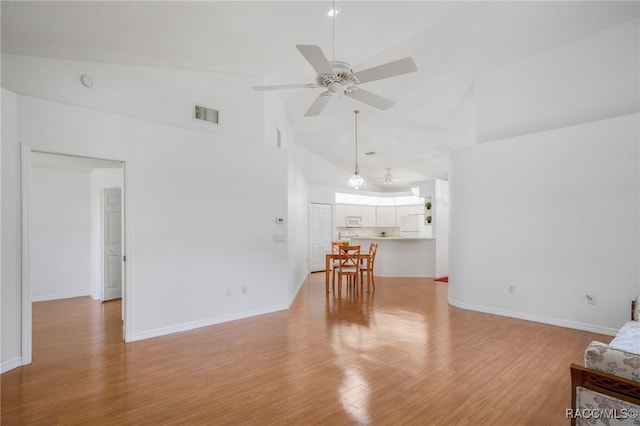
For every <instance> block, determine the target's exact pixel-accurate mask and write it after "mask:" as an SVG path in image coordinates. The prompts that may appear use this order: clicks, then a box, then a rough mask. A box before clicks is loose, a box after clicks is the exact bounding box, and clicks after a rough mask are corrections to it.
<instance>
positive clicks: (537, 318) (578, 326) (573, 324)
mask: <svg viewBox="0 0 640 426" xmlns="http://www.w3.org/2000/svg"><path fill="white" fill-rule="evenodd" d="M449 304H450V305H452V306H455V307H457V308H462V309H467V310H470V311H477V312H483V313H486V314H493V315H500V316H502V317H510V318H517V319H521V320H526V321H533V322H540V323H543V324H549V325H555V326H559V327H565V328H572V329H574V330H581V331H589V332H592V333H598V334H605V335H607V336H615V335H616V333H617V332H618V330H617V329H614V328H609V327H602V326H599V325H595V324H586V323H582V322H578V321H569V320H565V319H558V318H552V317H544V316H541V315H534V314H527V313H523V312H516V311H508V310H504V309H498V308H493V307H491V306H483V305H474V304H471V303H465V302H460V301H457V300H454V299H452V298H449Z"/></svg>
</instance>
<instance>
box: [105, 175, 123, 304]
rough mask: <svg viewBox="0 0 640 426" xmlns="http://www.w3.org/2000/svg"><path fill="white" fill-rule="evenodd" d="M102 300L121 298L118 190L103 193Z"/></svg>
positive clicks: (120, 237)
mask: <svg viewBox="0 0 640 426" xmlns="http://www.w3.org/2000/svg"><path fill="white" fill-rule="evenodd" d="M102 206H103V212H104V213H103V221H102V222H103V242H104V250H103V254H104V260H103V266H102V268H103V273H102V300H103V301H106V300H113V299H118V298H120V297H122V214H121V211H122V193H121V190H120V188H105V189H104V192H103V203H102Z"/></svg>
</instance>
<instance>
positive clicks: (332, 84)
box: [253, 3, 418, 117]
mask: <svg viewBox="0 0 640 426" xmlns="http://www.w3.org/2000/svg"><path fill="white" fill-rule="evenodd" d="M332 10H336V8H335V3H334V8H333V9H332ZM336 15H337V13H334V14H333V15H332V16H333V60H332V61H329V60H328V59H327V57H326V56H325V55H324V53H322V50H321V49H320V48H319V47H318V46H315V45H306V44H298V45H296V48H297V49H298V50H299V51H300V53H302V56H304V57H305V59H306V60H307V62H309V63H310V64H311V66H312V67H313V69H314V70H315V71H316V72H317V73H318V75H317V76H316V80H315V83H309V84H304V83H303V84H285V85H277V86H256V87H254V88H253V90H281V89H305V88H307V89H315V88H318V87H321V88H323V89H325V90H324V91H323V92H322V93H320V95H318V97H317V98H316V100H315V101H314V102H313V104H311V107H310V108H309V109H308V110H307V112H306V113H305V114H304V115H305V116H306V117H311V116H316V115H319V114H320V112H322V110H323V109H324V107H325V106H326V105H327V103H328V102H329V99H331V96H333V95H335V94H336V93H337V94H339V95H342V94H344V95H345V96H349V97H351V98H353V99H356V100H358V101H360V102H364V103H365V104H368V105H371V106H373V107H375V108H378V109H381V110H386V109H387V108H389V107H391V106H392V105H393V104H394V102H393V101H392V100H390V99H387V98H384V97H382V96H380V95H377V94H375V93H372V92H369V91H367V90H364V89H362V88H361V87H360V84H362V83H368V82H371V81H376V80H382V79H384V78H390V77H395V76H397V75H402V74H407V73H410V72H415V71H417V70H418V68H417V67H416V64H415V63H414V62H413V59H411V58H410V57H407V58H403V59H398V60H396V61H392V62H388V63H386V64H382V65H378V66H376V67H373V68H368V69H365V70H362V71H358V72H356V73H354V72H353V70H352V69H351V65H349V64H348V63H347V62H343V61H336V60H335V32H336V31H335V19H336Z"/></svg>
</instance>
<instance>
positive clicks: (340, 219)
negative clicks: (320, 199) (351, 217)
mask: <svg viewBox="0 0 640 426" xmlns="http://www.w3.org/2000/svg"><path fill="white" fill-rule="evenodd" d="M335 208H336V224H335V226H336V227H337V228H344V227H345V226H347V206H346V205H345V204H336V205H335Z"/></svg>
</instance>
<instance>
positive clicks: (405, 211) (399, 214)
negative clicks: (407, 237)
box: [396, 206, 409, 226]
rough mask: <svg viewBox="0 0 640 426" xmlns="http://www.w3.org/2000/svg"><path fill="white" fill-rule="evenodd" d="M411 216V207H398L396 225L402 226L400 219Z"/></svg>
mask: <svg viewBox="0 0 640 426" xmlns="http://www.w3.org/2000/svg"><path fill="white" fill-rule="evenodd" d="M408 214H409V206H397V207H396V223H397V224H398V226H400V223H402V222H401V221H400V218H401V217H402V216H406V215H408Z"/></svg>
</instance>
